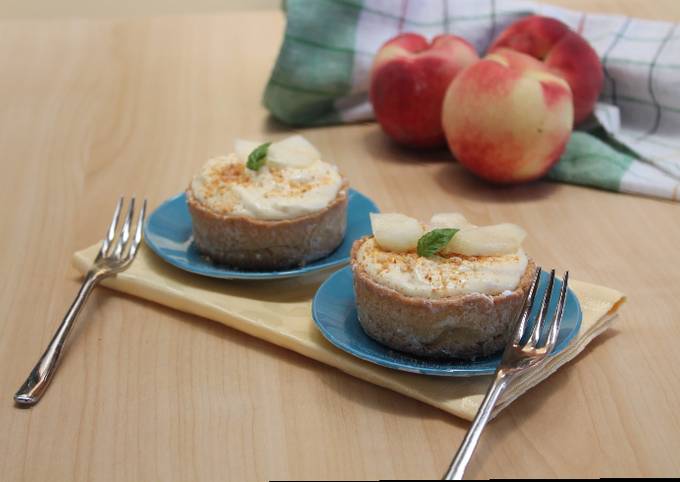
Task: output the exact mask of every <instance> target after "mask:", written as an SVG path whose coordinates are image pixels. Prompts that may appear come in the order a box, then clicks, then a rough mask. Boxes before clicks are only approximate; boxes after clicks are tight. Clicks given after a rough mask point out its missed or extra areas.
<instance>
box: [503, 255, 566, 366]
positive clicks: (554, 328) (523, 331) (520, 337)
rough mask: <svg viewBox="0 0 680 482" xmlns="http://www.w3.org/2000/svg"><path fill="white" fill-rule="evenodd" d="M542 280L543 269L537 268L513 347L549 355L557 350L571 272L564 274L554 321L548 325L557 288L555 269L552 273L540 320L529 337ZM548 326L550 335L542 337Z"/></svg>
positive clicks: (516, 330)
mask: <svg viewBox="0 0 680 482" xmlns="http://www.w3.org/2000/svg"><path fill="white" fill-rule="evenodd" d="M540 280H541V268H540V267H538V268H536V272H535V274H534V281H533V283H532V284H531V288H530V289H529V293H528V294H527V297H526V298H525V300H524V305H523V306H522V310H521V311H520V315H519V320H518V322H517V326H516V329H515V333H514V337H513V340H512V345H514V346H515V347H516V348H522V349H527V350H536V351H539V352H544V353H545V354H548V353H550V352H551V351H552V350H553V349H554V348H555V343H556V342H557V336H558V334H559V332H560V324H561V322H562V315H563V314H564V305H565V301H566V295H567V287H568V285H569V271H565V273H564V277H563V278H562V288H561V289H560V294H559V297H558V299H557V305H556V309H555V313H554V315H553V317H552V320H551V321H550V322H549V323H548V322H547V316H548V312H549V310H550V301H551V298H552V295H553V288H554V286H555V270H554V269H553V270H551V271H550V278H549V279H548V284H547V287H546V290H545V293H544V295H543V299H542V301H541V306H540V309H539V313H538V318H537V319H536V321H535V322H534V324H533V326H532V327H531V333H530V334H529V336H528V337H527V336H526V335H527V331H528V328H529V327H528V326H527V324H528V320H529V317H530V315H531V311H532V309H533V306H534V302H535V300H536V295H537V292H538V286H539V284H540ZM546 324H548V325H549V328H548V333H547V335H545V336H541V335H542V334H543V333H544V331H545V326H546Z"/></svg>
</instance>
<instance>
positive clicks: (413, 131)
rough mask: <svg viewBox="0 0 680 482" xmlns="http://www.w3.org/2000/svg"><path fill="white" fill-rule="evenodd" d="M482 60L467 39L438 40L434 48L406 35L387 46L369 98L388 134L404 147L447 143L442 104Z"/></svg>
mask: <svg viewBox="0 0 680 482" xmlns="http://www.w3.org/2000/svg"><path fill="white" fill-rule="evenodd" d="M478 59H479V57H478V56H477V53H476V52H475V49H474V47H473V46H472V45H470V44H469V43H468V42H467V41H466V40H464V39H462V38H460V37H456V36H453V35H439V36H437V37H435V38H434V39H433V40H432V42H431V43H428V41H427V40H426V39H425V38H424V37H423V36H421V35H418V34H414V33H406V34H402V35H399V36H397V37H395V38H393V39H392V40H390V41H388V42H387V43H386V44H385V45H383V46H382V48H381V49H380V51H379V52H378V54H377V56H376V58H375V60H374V63H373V68H372V71H371V80H370V90H369V95H370V99H371V103H372V104H373V110H374V112H375V116H376V118H377V120H378V122H379V123H380V125H381V126H382V129H383V130H384V131H385V133H386V134H387V135H388V136H390V137H391V138H392V139H394V140H395V141H397V142H398V143H400V144H404V145H407V146H413V147H434V146H438V145H443V144H444V134H443V131H442V126H441V110H442V101H443V99H444V94H445V93H446V89H447V87H448V86H449V84H450V83H451V80H452V79H454V78H455V77H456V75H457V74H458V73H459V72H460V71H461V70H462V69H464V68H465V67H467V66H468V65H470V64H472V63H474V62H476V61H477V60H478Z"/></svg>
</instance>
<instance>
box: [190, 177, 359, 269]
mask: <svg viewBox="0 0 680 482" xmlns="http://www.w3.org/2000/svg"><path fill="white" fill-rule="evenodd" d="M347 189H348V186H347V183H346V182H345V183H343V185H342V187H341V188H340V190H339V191H338V194H337V196H336V197H335V199H334V200H333V202H331V204H329V205H328V206H326V207H325V208H324V209H322V210H320V211H317V212H314V213H311V214H307V215H305V216H300V217H297V218H293V219H284V220H274V221H271V220H261V219H256V218H251V217H246V216H231V215H225V214H220V213H217V212H215V211H213V210H211V209H210V208H208V207H206V206H205V205H203V204H202V203H201V202H200V201H198V200H197V199H196V198H195V196H194V195H193V192H192V190H191V186H189V188H188V189H187V191H186V195H187V203H188V206H189V213H190V214H191V218H192V226H193V228H192V229H193V234H194V242H195V243H196V247H197V248H198V250H199V251H200V252H202V253H203V254H205V255H207V256H208V257H210V259H211V260H213V261H214V262H216V263H219V264H223V265H227V266H231V267H234V268H238V269H243V270H279V269H286V268H293V267H298V266H304V265H305V264H307V263H309V262H312V261H315V260H317V259H320V258H324V257H325V256H327V255H329V254H330V253H331V252H333V251H334V250H335V249H336V248H337V247H338V246H339V245H340V244H341V243H342V239H343V237H344V236H345V229H346V227H347Z"/></svg>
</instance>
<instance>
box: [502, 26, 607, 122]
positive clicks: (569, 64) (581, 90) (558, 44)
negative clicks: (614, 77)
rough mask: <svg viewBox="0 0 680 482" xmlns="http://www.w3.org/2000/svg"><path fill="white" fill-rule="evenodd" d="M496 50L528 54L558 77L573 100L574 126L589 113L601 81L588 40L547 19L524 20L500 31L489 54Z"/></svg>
mask: <svg viewBox="0 0 680 482" xmlns="http://www.w3.org/2000/svg"><path fill="white" fill-rule="evenodd" d="M498 48H510V49H512V50H516V51H518V52H522V53H525V54H528V55H531V56H532V57H534V58H535V59H538V60H541V61H542V62H544V63H545V65H546V66H547V67H548V68H549V69H551V70H552V71H553V72H556V73H558V74H559V75H560V76H562V77H563V78H564V80H566V81H567V82H568V83H569V86H570V87H571V92H572V94H573V97H574V124H578V123H580V122H582V121H584V120H585V119H587V118H588V116H589V115H590V114H591V112H592V111H593V107H594V106H595V102H597V98H598V97H599V95H600V92H601V91H602V85H603V82H604V72H603V70H602V64H601V63H600V58H599V57H598V55H597V53H596V52H595V50H593V48H592V47H591V46H590V44H589V43H588V41H587V40H585V39H584V38H583V37H581V35H579V34H578V33H576V32H574V31H573V30H571V29H570V28H569V27H568V26H567V25H565V24H564V23H562V22H560V21H559V20H556V19H554V18H550V17H541V16H538V15H532V16H529V17H525V18H523V19H521V20H518V21H517V22H515V23H513V24H512V25H510V26H509V27H508V28H506V29H505V30H504V31H503V32H501V34H500V35H499V36H498V37H497V38H496V40H494V42H493V44H492V45H491V48H490V50H489V51H490V52H492V53H493V52H494V51H495V50H496V49H498Z"/></svg>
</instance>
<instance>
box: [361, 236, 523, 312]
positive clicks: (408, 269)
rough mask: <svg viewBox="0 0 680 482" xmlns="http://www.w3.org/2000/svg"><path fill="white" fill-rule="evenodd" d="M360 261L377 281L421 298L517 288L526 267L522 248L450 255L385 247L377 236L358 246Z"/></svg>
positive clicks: (500, 292) (503, 291) (504, 290)
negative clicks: (427, 254)
mask: <svg viewBox="0 0 680 482" xmlns="http://www.w3.org/2000/svg"><path fill="white" fill-rule="evenodd" d="M357 262H358V263H359V264H360V265H361V266H362V267H363V268H364V270H365V271H366V273H367V274H368V276H369V277H370V278H371V279H373V280H374V281H375V282H376V283H378V284H380V285H383V286H387V287H389V288H392V289H394V290H395V291H397V292H399V293H401V294H403V295H406V296H414V297H418V298H430V299H438V298H448V297H453V296H457V295H464V294H469V293H482V294H486V295H499V294H505V293H507V292H511V291H514V290H515V289H517V286H518V285H519V281H520V279H521V278H522V275H523V274H524V271H525V270H526V268H527V263H528V259H527V256H526V254H525V253H524V251H523V250H522V249H520V250H518V251H517V252H516V253H513V254H508V255H503V256H462V255H447V256H446V257H444V256H432V257H427V258H426V257H423V256H418V255H417V254H416V253H392V252H389V251H384V250H382V249H380V247H379V246H378V245H377V243H376V242H375V239H374V238H369V239H367V240H366V241H365V242H364V243H363V244H362V245H361V247H360V248H359V251H358V253H357Z"/></svg>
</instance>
